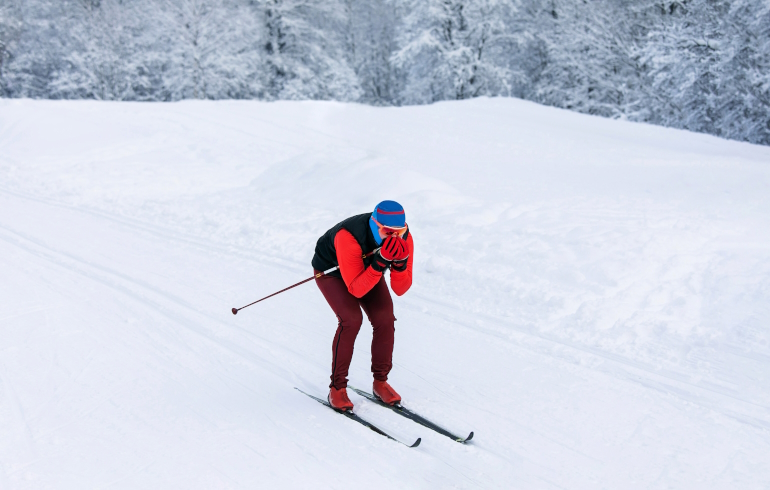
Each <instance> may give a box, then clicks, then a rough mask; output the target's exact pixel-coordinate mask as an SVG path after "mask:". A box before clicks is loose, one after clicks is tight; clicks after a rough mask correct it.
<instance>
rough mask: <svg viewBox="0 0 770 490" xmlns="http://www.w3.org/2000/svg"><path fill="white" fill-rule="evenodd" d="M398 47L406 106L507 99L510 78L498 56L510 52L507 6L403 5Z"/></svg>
mask: <svg viewBox="0 0 770 490" xmlns="http://www.w3.org/2000/svg"><path fill="white" fill-rule="evenodd" d="M405 11H406V12H407V14H406V17H405V18H404V25H403V31H402V32H403V34H402V45H401V48H400V49H399V51H398V52H397V53H395V55H394V57H393V60H394V62H395V64H396V66H398V67H399V69H400V70H401V71H402V72H403V73H404V76H405V83H404V93H402V94H401V99H402V100H403V102H405V103H425V102H433V101H436V100H444V99H466V98H470V97H477V96H480V95H510V84H511V80H512V77H513V73H512V72H511V70H510V69H509V68H508V67H507V62H506V61H505V59H504V58H503V57H502V56H500V54H501V53H504V52H505V51H506V49H510V48H512V46H513V42H512V41H513V38H512V36H511V35H510V33H509V32H508V31H507V29H506V25H505V20H506V19H509V18H510V17H511V14H512V12H513V11H514V5H513V3H512V1H510V0H407V2H406V8H405Z"/></svg>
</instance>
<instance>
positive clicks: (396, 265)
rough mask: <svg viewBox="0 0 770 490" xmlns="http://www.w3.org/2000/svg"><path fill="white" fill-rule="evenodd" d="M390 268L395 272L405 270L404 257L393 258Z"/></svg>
mask: <svg viewBox="0 0 770 490" xmlns="http://www.w3.org/2000/svg"><path fill="white" fill-rule="evenodd" d="M390 268H391V269H392V270H394V271H396V272H404V271H405V270H406V259H404V260H394V261H393V262H391V263H390Z"/></svg>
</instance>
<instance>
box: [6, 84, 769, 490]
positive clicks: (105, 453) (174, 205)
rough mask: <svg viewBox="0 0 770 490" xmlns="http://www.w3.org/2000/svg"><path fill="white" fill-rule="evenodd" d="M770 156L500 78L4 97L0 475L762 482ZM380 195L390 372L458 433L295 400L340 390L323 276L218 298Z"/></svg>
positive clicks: (124, 479)
mask: <svg viewBox="0 0 770 490" xmlns="http://www.w3.org/2000/svg"><path fill="white" fill-rule="evenodd" d="M767 162H770V149H769V148H763V147H757V146H752V145H747V144H742V143H737V142H730V141H723V140H719V139H717V138H713V137H709V136H704V135H697V134H692V133H686V132H682V131H675V130H669V129H664V128H655V127H651V126H646V125H640V124H630V123H626V122H622V121H610V120H605V119H599V118H592V117H588V116H583V115H578V114H572V113H569V112H565V111H559V110H554V109H549V108H544V107H539V106H536V105H534V104H530V103H525V102H521V101H516V100H505V99H501V100H485V99H481V100H474V101H467V102H462V103H444V104H436V105H433V106H426V107H413V108H399V109H395V108H390V109H382V108H379V109H378V108H371V107H363V106H357V105H346V104H338V103H324V102H296V103H289V102H285V103H284V102H282V103H275V104H266V103H257V102H221V103H198V102H188V103H179V104H114V103H96V102H50V101H42V102H36V101H26V100H25V101H10V100H0V273H1V274H2V280H0V349H2V354H1V355H0V488H11V489H38V488H57V489H67V488H72V489H80V488H180V489H181V488H184V489H194V488H201V489H204V488H205V489H209V488H255V486H257V485H258V486H260V487H262V488H310V487H312V488H348V487H352V486H356V485H360V484H361V483H360V482H365V485H366V488H371V489H378V488H382V489H385V488H394V487H398V488H426V489H427V488H527V489H539V488H543V489H555V488H570V489H583V488H585V489H595V488H624V489H633V488H645V489H649V488H661V489H662V488H697V489H709V488H720V489H721V488H725V489H727V488H746V489H751V488H765V487H767V485H768V484H770V469H769V468H768V465H767V464H766V462H767V461H768V460H770V439H769V438H768V436H767V434H768V431H769V430H770V376H769V374H770V343H769V341H770V336H769V334H768V333H767V329H766V326H767V324H768V321H770V302H768V301H767V291H770V265H769V264H770V245H768V244H770V231H768V230H770V200H769V199H770V198H768V195H770V165H768V163H767ZM386 169H387V171H388V172H396V173H398V175H401V176H403V179H402V180H401V181H400V183H399V185H397V186H395V187H394V190H393V191H391V192H385V191H381V190H379V191H378V190H376V186H374V185H373V184H372V179H373V177H374V176H376V175H382V174H383V172H384V171H385V170H386ZM386 198H393V199H397V200H399V201H401V202H402V203H403V204H404V205H405V207H406V209H407V217H408V221H409V223H410V225H411V226H412V228H413V230H414V236H415V242H416V245H417V249H416V254H415V255H416V260H417V261H418V264H420V265H419V268H418V269H417V270H416V272H415V286H414V288H413V289H412V290H411V291H410V292H409V293H408V294H407V295H405V296H404V297H402V298H395V300H394V301H395V303H396V317H397V318H398V321H397V322H396V351H395V354H394V364H395V367H394V370H393V373H392V376H391V381H392V382H393V384H394V386H396V387H397V389H398V390H399V392H400V393H401V395H402V396H403V397H404V399H405V404H407V405H408V406H409V407H410V408H413V409H414V410H415V411H418V412H419V413H420V414H421V415H424V416H426V417H428V418H429V419H431V420H432V421H435V422H436V423H438V424H440V425H442V426H445V427H450V428H452V429H453V430H457V431H459V432H462V431H464V430H466V429H467V430H473V431H474V432H475V436H474V439H473V441H472V443H469V444H467V445H462V444H457V443H455V442H453V441H451V440H449V439H448V438H446V437H443V436H441V435H439V434H435V433H432V431H430V430H428V429H425V428H422V427H420V426H419V425H417V424H414V423H413V422H411V421H409V420H406V419H404V418H402V417H399V416H398V415H397V414H393V413H390V411H389V410H387V409H384V408H382V407H378V406H376V405H374V404H372V403H370V402H368V401H366V400H365V399H363V398H361V397H360V396H357V395H355V394H352V393H351V398H352V400H353V401H354V403H356V404H357V411H359V413H360V414H361V415H362V416H364V417H365V418H366V419H367V420H370V421H371V422H372V423H375V424H376V425H378V426H380V427H381V428H382V429H384V430H387V431H388V432H389V433H392V434H393V435H394V436H396V437H398V438H399V439H400V440H414V439H416V437H422V443H421V445H420V446H419V447H418V448H414V449H408V448H404V447H403V446H401V445H399V444H395V443H393V442H392V441H389V440H387V439H386V438H384V437H382V436H380V435H378V434H375V433H373V432H371V431H370V430H369V429H367V428H365V427H362V426H359V425H358V424H354V423H351V422H350V421H349V420H346V419H345V418H344V417H340V416H338V415H337V414H335V413H333V412H332V411H330V410H328V409H326V408H325V407H323V406H321V405H319V404H318V403H316V402H314V401H313V400H311V399H309V398H308V397H306V396H304V395H301V394H299V393H298V392H297V391H296V390H294V389H293V387H294V386H297V387H299V388H301V389H302V390H304V391H306V392H308V393H320V392H322V391H323V390H324V387H325V386H326V385H327V384H328V369H329V362H330V355H331V353H330V342H331V338H332V336H333V332H334V328H335V326H336V319H335V318H334V315H333V314H332V313H331V311H330V310H329V308H328V306H327V305H326V304H325V302H324V301H323V298H322V297H321V295H320V293H318V291H317V288H315V286H314V284H312V283H309V284H307V285H303V286H301V287H300V288H297V289H294V290H291V291H289V292H287V293H284V294H282V295H279V296H277V297H275V298H271V299H270V300H268V301H266V302H264V303H260V304H259V305H255V306H254V307H253V308H249V309H247V310H244V311H242V312H239V314H238V315H237V316H233V315H232V314H231V313H230V308H231V307H233V306H240V305H242V304H246V303H248V302H250V301H252V300H254V299H256V298H258V297H261V296H264V295H266V294H269V293H270V292H272V291H275V290H278V289H281V288H283V287H285V286H287V285H289V284H291V283H293V282H296V281H298V280H300V279H303V278H304V277H307V276H308V274H309V273H310V272H311V271H310V269H309V265H308V261H309V257H310V254H312V247H313V245H314V243H315V240H316V239H317V237H318V236H319V235H320V233H322V232H323V231H324V230H325V229H326V228H327V227H328V226H329V225H330V224H334V222H336V221H335V220H336V219H338V218H341V217H345V216H348V215H352V214H354V213H357V212H362V210H367V209H368V208H370V207H371V206H372V205H373V204H375V203H376V202H377V201H379V200H381V199H386ZM370 341H371V331H370V328H368V324H367V322H366V320H365V322H364V326H363V327H362V330H361V334H360V336H359V339H358V341H357V344H356V354H355V357H354V362H353V365H352V367H351V384H353V385H355V386H358V387H361V388H364V389H368V388H370V386H371V383H370V374H369V368H368V356H369V346H368V344H369V342H370ZM406 402H408V403H406ZM356 482H358V483H356Z"/></svg>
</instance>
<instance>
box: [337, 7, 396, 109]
mask: <svg viewBox="0 0 770 490" xmlns="http://www.w3.org/2000/svg"><path fill="white" fill-rule="evenodd" d="M345 7H346V15H347V18H348V20H347V26H346V27H347V29H346V31H347V40H346V43H347V48H346V49H347V52H348V59H349V63H350V65H351V66H352V67H353V70H354V71H355V74H356V76H357V77H358V81H359V84H360V87H361V90H362V96H361V100H362V101H364V102H369V103H372V104H380V105H383V104H385V105H387V104H392V103H393V102H394V100H395V98H396V95H397V91H398V87H397V83H398V81H397V74H396V69H395V67H394V66H393V63H392V61H391V57H392V55H393V53H395V51H396V50H397V49H398V46H397V32H396V26H397V22H398V18H399V17H398V12H397V6H396V2H395V1H394V0H370V1H368V2H357V1H355V0H345Z"/></svg>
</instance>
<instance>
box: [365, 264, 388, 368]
mask: <svg viewBox="0 0 770 490" xmlns="http://www.w3.org/2000/svg"><path fill="white" fill-rule="evenodd" d="M360 301H361V306H362V307H363V308H364V311H365V312H366V316H367V317H368V318H369V321H370V322H371V323H372V328H373V329H374V335H373V337H372V374H373V375H374V379H376V380H379V381H387V380H388V373H390V370H391V368H392V367H393V338H394V333H395V323H394V322H395V320H396V317H395V316H393V299H392V298H391V297H390V290H389V289H388V286H387V284H385V278H384V277H383V278H381V279H380V281H379V282H378V283H377V284H376V285H375V286H374V287H373V288H372V290H371V291H369V292H368V293H367V294H366V295H365V296H364V297H363V298H361V300H360Z"/></svg>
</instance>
